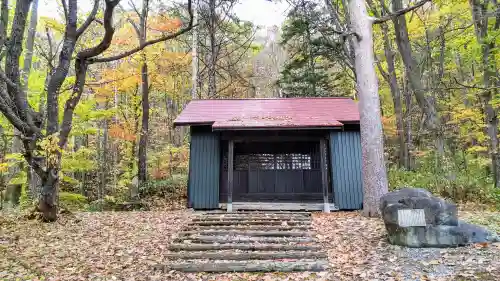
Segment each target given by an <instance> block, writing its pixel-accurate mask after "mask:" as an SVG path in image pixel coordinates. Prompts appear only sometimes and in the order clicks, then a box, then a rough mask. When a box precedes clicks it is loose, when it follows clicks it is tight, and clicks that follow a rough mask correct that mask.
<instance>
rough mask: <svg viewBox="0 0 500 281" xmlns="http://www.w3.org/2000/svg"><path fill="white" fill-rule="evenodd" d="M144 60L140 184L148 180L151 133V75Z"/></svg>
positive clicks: (139, 165) (139, 166)
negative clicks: (149, 138)
mask: <svg viewBox="0 0 500 281" xmlns="http://www.w3.org/2000/svg"><path fill="white" fill-rule="evenodd" d="M143 59H144V61H143V63H142V66H141V93H142V124H141V134H140V136H141V137H140V139H139V163H138V168H139V173H138V178H139V185H141V184H143V183H145V182H146V181H147V146H148V133H149V81H148V80H149V77H148V64H147V62H146V61H145V59H146V58H145V56H144V58H143Z"/></svg>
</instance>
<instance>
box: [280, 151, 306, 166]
mask: <svg viewBox="0 0 500 281" xmlns="http://www.w3.org/2000/svg"><path fill="white" fill-rule="evenodd" d="M276 169H278V170H310V169H311V155H310V154H296V153H289V154H278V155H276Z"/></svg>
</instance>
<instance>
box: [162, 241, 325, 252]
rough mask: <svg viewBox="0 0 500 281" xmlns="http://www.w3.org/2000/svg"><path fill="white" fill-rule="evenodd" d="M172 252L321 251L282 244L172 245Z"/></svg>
mask: <svg viewBox="0 0 500 281" xmlns="http://www.w3.org/2000/svg"><path fill="white" fill-rule="evenodd" d="M169 249H170V250H171V251H176V252H177V251H214V250H245V251H320V250H321V248H320V247H319V246H317V245H282V244H243V243H233V244H171V245H170V246H169Z"/></svg>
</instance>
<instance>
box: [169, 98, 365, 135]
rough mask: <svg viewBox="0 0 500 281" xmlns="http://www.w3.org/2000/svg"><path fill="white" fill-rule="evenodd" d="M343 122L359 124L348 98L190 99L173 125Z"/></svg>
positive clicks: (215, 126) (314, 125)
mask: <svg viewBox="0 0 500 281" xmlns="http://www.w3.org/2000/svg"><path fill="white" fill-rule="evenodd" d="M343 122H359V112H358V105H357V103H356V102H354V101H353V100H352V99H350V98H288V99H221V100H193V101H191V102H190V103H189V104H188V105H187V106H186V108H185V109H184V110H183V111H182V113H181V114H180V115H179V116H178V117H177V119H175V121H174V124H175V125H176V126H185V125H188V126H189V125H201V124H206V125H212V128H213V129H214V130H222V129H252V128H317V127H340V126H342V125H343Z"/></svg>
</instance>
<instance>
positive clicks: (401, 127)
mask: <svg viewBox="0 0 500 281" xmlns="http://www.w3.org/2000/svg"><path fill="white" fill-rule="evenodd" d="M382 1H383V0H382ZM367 2H368V4H369V5H370V7H371V8H372V11H373V12H374V14H375V15H376V16H379V15H378V12H376V10H375V7H374V4H373V2H372V1H371V0H368V1H367ZM382 4H384V2H382ZM382 11H383V12H382V15H384V14H386V13H385V12H384V9H383V8H382ZM380 26H381V28H382V34H383V38H384V55H385V60H386V62H387V73H382V74H383V77H384V78H385V80H386V81H387V83H388V84H389V87H390V89H391V95H392V103H393V106H394V113H395V115H396V132H397V139H398V145H399V149H398V166H399V167H400V168H402V167H405V168H406V169H409V167H408V166H406V163H407V162H408V161H407V159H406V157H407V155H408V152H407V151H406V150H407V146H406V144H405V132H404V131H405V124H404V119H403V106H402V103H401V90H400V88H399V84H398V78H397V76H396V67H395V64H394V60H395V59H394V50H393V48H392V42H391V39H390V38H389V28H388V26H387V23H385V22H383V23H381V24H380ZM381 71H383V70H382V69H381Z"/></svg>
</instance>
